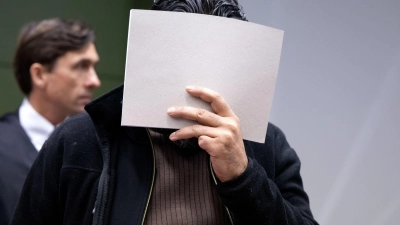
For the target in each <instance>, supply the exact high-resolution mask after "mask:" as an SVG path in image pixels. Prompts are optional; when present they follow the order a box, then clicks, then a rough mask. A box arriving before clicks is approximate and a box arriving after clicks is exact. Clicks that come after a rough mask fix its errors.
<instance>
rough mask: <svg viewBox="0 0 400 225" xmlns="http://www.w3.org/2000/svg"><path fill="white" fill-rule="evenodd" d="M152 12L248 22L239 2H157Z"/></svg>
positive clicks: (189, 0) (161, 0) (202, 0)
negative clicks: (226, 18)
mask: <svg viewBox="0 0 400 225" xmlns="http://www.w3.org/2000/svg"><path fill="white" fill-rule="evenodd" d="M151 9H152V10H162V11H177V12H189V13H199V14H208V15H214V16H222V17H228V18H235V19H240V20H244V21H247V19H246V15H245V13H244V11H243V7H242V6H241V5H240V4H239V3H238V1H237V0H155V1H154V4H153V6H152V7H151Z"/></svg>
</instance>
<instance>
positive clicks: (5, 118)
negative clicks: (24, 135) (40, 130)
mask: <svg viewBox="0 0 400 225" xmlns="http://www.w3.org/2000/svg"><path fill="white" fill-rule="evenodd" d="M15 121H18V111H17V112H8V113H5V114H4V115H2V116H1V117H0V128H2V127H3V126H10V125H13V124H14V123H15Z"/></svg>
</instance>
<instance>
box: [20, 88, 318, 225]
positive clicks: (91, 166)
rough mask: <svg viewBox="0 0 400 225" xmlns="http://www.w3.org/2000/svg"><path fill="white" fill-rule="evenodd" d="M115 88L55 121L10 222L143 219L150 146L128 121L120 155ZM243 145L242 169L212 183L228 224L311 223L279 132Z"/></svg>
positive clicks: (294, 160) (295, 165)
mask: <svg viewBox="0 0 400 225" xmlns="http://www.w3.org/2000/svg"><path fill="white" fill-rule="evenodd" d="M122 93H123V87H122V86H121V87H119V88H117V89H114V90H112V91H111V92H109V93H107V94H105V95H104V96H102V97H100V98H99V99H96V100H95V101H93V102H92V103H90V104H89V105H87V106H86V111H87V112H88V114H80V115H78V116H76V117H74V118H71V119H69V120H68V121H66V122H65V123H64V124H63V125H62V126H60V127H59V128H57V129H56V131H55V132H54V133H53V135H52V136H51V137H50V138H49V140H48V141H47V142H46V143H45V145H44V147H43V149H42V150H41V151H40V154H39V156H38V159H37V160H36V161H35V163H34V165H33V167H32V169H31V171H30V173H29V175H28V178H27V180H26V183H25V185H24V188H23V191H22V195H21V198H20V201H19V203H18V206H17V209H16V211H15V214H14V218H13V222H12V224H14V225H17V224H141V223H142V221H143V218H144V216H145V213H146V209H147V204H148V201H149V198H150V195H151V187H152V183H153V179H154V164H153V156H152V146H151V144H150V142H149V141H148V139H149V137H148V136H147V134H146V129H144V128H134V132H135V136H136V138H135V139H137V142H135V143H136V144H135V146H134V148H133V149H132V151H131V156H130V157H119V151H118V149H119V148H118V144H119V137H120V134H121V131H122V129H124V128H122V127H121V126H120V124H121V111H122V105H121V101H122ZM141 140H142V141H141ZM245 147H246V152H247V155H248V158H249V165H248V168H247V169H246V170H245V172H244V173H243V174H242V175H241V176H239V177H238V178H236V179H235V180H233V181H230V182H226V183H219V182H218V184H216V188H217V191H218V193H219V195H220V197H221V200H222V202H223V203H224V204H225V206H226V207H227V209H229V214H230V215H231V218H232V220H233V222H234V224H271V225H272V224H274V225H277V224H317V223H316V222H315V221H314V219H313V217H312V214H311V211H310V208H309V203H308V197H307V194H306V193H305V192H304V190H303V187H302V180H301V177H300V173H299V171H300V161H299V159H298V157H297V155H296V153H295V152H294V150H293V149H292V148H290V146H289V145H288V143H287V142H286V139H285V136H284V135H283V133H282V132H281V131H280V130H279V129H278V128H277V127H275V126H274V125H272V124H269V127H268V132H267V137H266V140H265V144H259V143H254V142H250V141H245ZM121 170H122V171H124V172H123V173H118V171H121ZM125 172H126V173H125ZM117 174H118V175H120V176H116V175H117Z"/></svg>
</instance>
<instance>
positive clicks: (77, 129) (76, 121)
mask: <svg viewBox="0 0 400 225" xmlns="http://www.w3.org/2000/svg"><path fill="white" fill-rule="evenodd" d="M94 133H95V128H94V125H93V122H92V120H91V118H90V116H89V115H88V114H87V113H85V112H84V113H80V114H77V115H75V116H72V117H70V118H68V119H66V120H65V121H64V122H62V123H61V124H60V125H58V126H57V127H56V129H55V130H54V133H53V134H52V138H53V139H54V138H57V139H60V138H62V139H71V138H83V137H85V138H87V135H91V134H93V135H95V134H94Z"/></svg>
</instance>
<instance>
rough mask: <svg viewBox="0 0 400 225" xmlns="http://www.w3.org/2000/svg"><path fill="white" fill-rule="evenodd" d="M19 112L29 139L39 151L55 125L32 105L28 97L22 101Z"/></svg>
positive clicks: (21, 122)
mask: <svg viewBox="0 0 400 225" xmlns="http://www.w3.org/2000/svg"><path fill="white" fill-rule="evenodd" d="M18 113H19V122H20V124H21V126H22V128H23V129H24V130H25V133H26V134H27V135H28V137H29V139H31V142H32V144H33V146H35V148H36V150H38V151H39V150H40V149H41V148H42V146H43V144H44V142H45V141H46V140H47V138H49V136H50V134H51V133H52V132H53V131H54V128H55V126H54V125H53V124H52V123H50V122H49V121H48V120H47V119H46V118H44V117H43V116H42V115H40V114H39V113H38V112H37V111H36V110H35V109H34V108H33V107H32V105H31V104H30V103H29V101H28V99H27V98H24V100H23V101H22V105H21V106H20V107H19V111H18Z"/></svg>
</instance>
